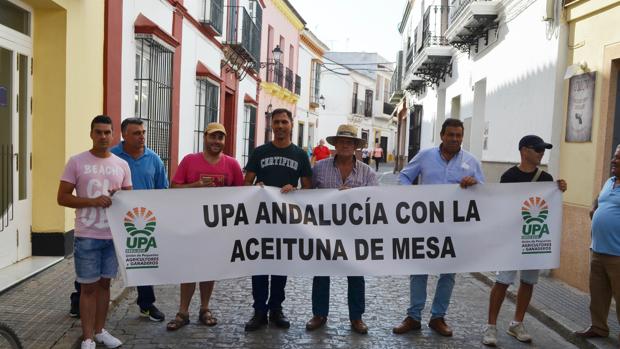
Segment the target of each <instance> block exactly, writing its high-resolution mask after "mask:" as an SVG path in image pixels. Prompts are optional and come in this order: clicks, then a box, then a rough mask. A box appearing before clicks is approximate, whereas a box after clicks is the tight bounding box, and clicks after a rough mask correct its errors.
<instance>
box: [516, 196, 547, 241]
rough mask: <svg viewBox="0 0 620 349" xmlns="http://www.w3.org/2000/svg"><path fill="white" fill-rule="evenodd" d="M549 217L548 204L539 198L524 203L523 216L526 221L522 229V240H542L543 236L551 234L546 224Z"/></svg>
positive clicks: (535, 197)
mask: <svg viewBox="0 0 620 349" xmlns="http://www.w3.org/2000/svg"><path fill="white" fill-rule="evenodd" d="M548 215H549V206H548V205H547V202H546V201H545V200H544V199H543V198H541V197H538V196H534V197H531V198H529V199H527V200H525V201H523V206H522V207H521V216H522V217H523V220H524V221H525V222H524V224H523V229H522V233H523V235H522V238H524V239H540V238H541V237H542V235H543V234H549V227H548V226H547V224H546V223H545V220H546V219H547V216H548Z"/></svg>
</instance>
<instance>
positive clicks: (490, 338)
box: [482, 325, 497, 347]
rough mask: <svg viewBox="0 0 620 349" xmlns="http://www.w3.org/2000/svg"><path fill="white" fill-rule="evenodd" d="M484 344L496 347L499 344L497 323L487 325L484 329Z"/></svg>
mask: <svg viewBox="0 0 620 349" xmlns="http://www.w3.org/2000/svg"><path fill="white" fill-rule="evenodd" d="M482 344H484V345H488V346H490V347H494V346H496V345H497V327H496V326H495V325H487V327H486V328H485V329H484V336H483V337H482Z"/></svg>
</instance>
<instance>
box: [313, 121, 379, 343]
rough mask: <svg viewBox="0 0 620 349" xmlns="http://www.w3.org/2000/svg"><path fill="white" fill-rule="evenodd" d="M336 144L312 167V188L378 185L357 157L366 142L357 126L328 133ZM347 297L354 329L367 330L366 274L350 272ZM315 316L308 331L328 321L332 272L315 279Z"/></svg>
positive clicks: (361, 331)
mask: <svg viewBox="0 0 620 349" xmlns="http://www.w3.org/2000/svg"><path fill="white" fill-rule="evenodd" d="M327 142H328V143H329V144H331V145H333V146H334V147H335V148H336V155H335V156H334V157H333V158H329V159H325V160H322V161H319V162H318V163H317V164H316V165H315V166H314V169H313V170H312V187H313V188H333V189H341V190H342V189H350V188H356V187H365V186H376V185H378V182H377V176H376V175H375V172H373V171H372V168H371V167H370V166H368V165H366V164H364V163H363V162H361V161H358V160H357V159H356V158H355V150H356V149H359V148H362V147H364V146H366V141H364V140H363V139H361V138H358V137H357V127H355V126H353V125H340V127H338V131H337V132H336V136H332V137H327ZM347 281H348V291H347V298H348V304H349V320H350V321H351V328H352V329H353V331H355V332H357V333H360V334H366V333H368V326H366V324H365V323H364V321H363V320H362V314H363V313H364V310H365V283H364V277H363V276H348V277H347ZM312 313H313V317H312V319H310V321H308V323H306V329H307V330H308V331H312V330H316V329H318V328H320V327H322V326H323V325H324V324H325V323H326V322H327V315H328V313H329V276H315V277H314V279H313V280H312Z"/></svg>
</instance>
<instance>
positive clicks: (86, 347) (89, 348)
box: [80, 338, 97, 349]
mask: <svg viewBox="0 0 620 349" xmlns="http://www.w3.org/2000/svg"><path fill="white" fill-rule="evenodd" d="M80 348H81V349H97V343H95V342H93V340H92V339H90V338H88V339H87V340H85V341H82V345H81V346H80Z"/></svg>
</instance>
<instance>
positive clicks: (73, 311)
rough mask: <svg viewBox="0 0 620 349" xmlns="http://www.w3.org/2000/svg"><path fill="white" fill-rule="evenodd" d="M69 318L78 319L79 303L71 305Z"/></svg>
mask: <svg viewBox="0 0 620 349" xmlns="http://www.w3.org/2000/svg"><path fill="white" fill-rule="evenodd" d="M69 316H71V317H75V318H78V319H79V318H80V303H73V302H72V303H71V309H70V310H69Z"/></svg>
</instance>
